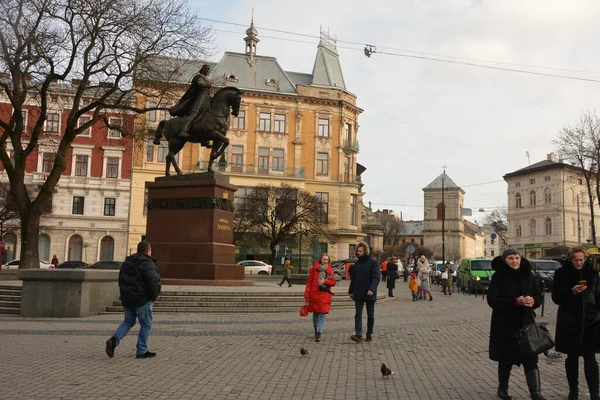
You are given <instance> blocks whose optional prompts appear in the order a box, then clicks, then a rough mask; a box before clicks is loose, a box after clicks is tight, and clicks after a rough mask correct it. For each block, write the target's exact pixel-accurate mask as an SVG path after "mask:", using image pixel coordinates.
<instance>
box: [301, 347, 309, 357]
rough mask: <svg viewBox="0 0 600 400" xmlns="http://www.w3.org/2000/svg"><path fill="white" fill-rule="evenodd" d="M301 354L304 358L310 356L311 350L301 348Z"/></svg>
mask: <svg viewBox="0 0 600 400" xmlns="http://www.w3.org/2000/svg"><path fill="white" fill-rule="evenodd" d="M300 354H302V357H304V356H307V355H309V354H310V350H309V349H307V348H306V347H301V348H300Z"/></svg>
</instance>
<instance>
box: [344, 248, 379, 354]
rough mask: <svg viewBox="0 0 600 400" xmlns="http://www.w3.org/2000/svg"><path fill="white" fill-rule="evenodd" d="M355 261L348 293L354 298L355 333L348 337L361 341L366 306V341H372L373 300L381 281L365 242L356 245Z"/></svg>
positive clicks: (375, 299)
mask: <svg viewBox="0 0 600 400" xmlns="http://www.w3.org/2000/svg"><path fill="white" fill-rule="evenodd" d="M355 255H356V258H358V260H356V262H355V263H354V265H353V266H352V268H351V269H350V287H349V288H348V294H349V295H350V298H351V299H353V300H354V306H355V308H356V313H355V314H354V331H355V334H354V335H352V336H350V339H351V340H353V341H355V342H362V341H363V336H362V332H363V330H362V313H363V308H364V307H365V305H366V307H367V342H371V341H373V329H374V327H375V302H376V301H377V286H379V282H380V281H381V271H380V269H379V263H378V262H377V260H375V259H374V258H372V257H370V255H371V250H370V249H369V245H368V244H366V243H365V242H360V243H358V245H356V253H355Z"/></svg>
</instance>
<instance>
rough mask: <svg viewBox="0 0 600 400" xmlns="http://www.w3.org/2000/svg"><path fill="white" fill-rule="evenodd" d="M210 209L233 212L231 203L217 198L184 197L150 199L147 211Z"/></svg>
mask: <svg viewBox="0 0 600 400" xmlns="http://www.w3.org/2000/svg"><path fill="white" fill-rule="evenodd" d="M190 209H196V210H197V209H210V210H223V211H230V212H233V202H232V201H231V200H229V199H220V198H218V197H184V198H176V199H150V200H148V210H156V211H160V210H190Z"/></svg>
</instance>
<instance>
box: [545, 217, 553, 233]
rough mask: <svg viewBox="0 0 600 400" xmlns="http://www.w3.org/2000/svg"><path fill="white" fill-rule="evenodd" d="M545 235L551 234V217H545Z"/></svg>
mask: <svg viewBox="0 0 600 400" xmlns="http://www.w3.org/2000/svg"><path fill="white" fill-rule="evenodd" d="M546 235H552V218H550V217H548V218H546Z"/></svg>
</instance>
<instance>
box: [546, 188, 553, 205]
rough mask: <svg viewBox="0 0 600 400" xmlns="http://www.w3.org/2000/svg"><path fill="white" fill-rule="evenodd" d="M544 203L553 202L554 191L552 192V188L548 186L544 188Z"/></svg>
mask: <svg viewBox="0 0 600 400" xmlns="http://www.w3.org/2000/svg"><path fill="white" fill-rule="evenodd" d="M544 203H545V204H552V192H550V189H548V188H546V190H544Z"/></svg>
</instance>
